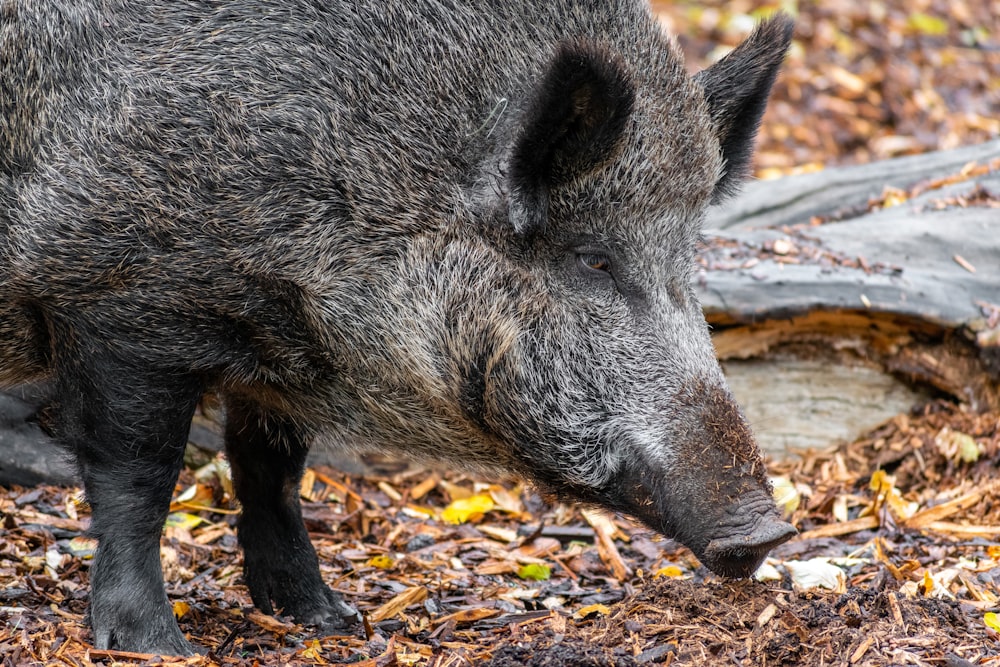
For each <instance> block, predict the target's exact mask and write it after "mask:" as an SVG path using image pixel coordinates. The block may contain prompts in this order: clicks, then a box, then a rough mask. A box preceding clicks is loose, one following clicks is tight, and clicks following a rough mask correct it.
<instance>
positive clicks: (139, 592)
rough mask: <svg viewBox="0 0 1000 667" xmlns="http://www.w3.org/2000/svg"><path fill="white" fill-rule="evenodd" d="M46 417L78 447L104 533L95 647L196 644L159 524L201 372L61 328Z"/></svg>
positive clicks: (93, 611)
mask: <svg viewBox="0 0 1000 667" xmlns="http://www.w3.org/2000/svg"><path fill="white" fill-rule="evenodd" d="M54 328H58V329H59V330H60V331H59V332H58V337H57V340H59V341H60V344H59V345H56V346H53V360H52V361H53V371H54V378H53V379H54V385H53V389H54V391H53V394H52V402H51V404H50V405H49V406H48V407H47V408H46V409H45V410H43V412H42V414H41V415H40V416H41V420H42V425H43V426H44V427H45V428H46V429H47V430H48V431H49V432H50V433H51V434H52V435H53V437H55V438H56V439H57V440H59V441H60V442H62V443H63V444H65V445H67V446H68V447H70V448H71V449H72V450H73V451H74V452H75V454H76V457H77V463H78V465H79V469H80V473H81V475H82V477H83V484H84V488H85V490H86V493H87V499H88V501H89V503H90V506H91V509H92V521H91V528H90V532H91V534H93V535H94V536H95V537H96V538H97V539H98V547H97V552H96V553H95V555H94V560H93V563H92V565H91V569H90V584H91V592H90V625H91V628H92V630H93V633H94V645H95V646H97V647H98V648H104V649H109V648H116V649H123V650H128V651H142V652H146V653H159V654H170V655H189V654H191V653H192V652H193V651H194V649H193V647H192V646H191V644H189V643H188V642H187V640H185V638H184V635H183V634H181V631H180V629H179V628H178V627H177V622H176V621H175V620H174V615H173V612H172V610H171V607H170V603H169V602H168V600H167V596H166V593H165V591H164V587H163V571H162V569H161V567H160V531H161V529H162V528H163V522H164V520H165V519H166V516H167V512H168V510H169V506H170V496H171V493H172V492H173V489H174V485H175V483H176V482H177V475H178V473H179V472H180V468H181V465H182V462H183V457H184V446H185V443H186V442H187V434H188V429H189V428H190V425H191V416H192V414H193V413H194V409H195V406H196V405H197V403H198V400H199V399H200V397H201V394H202V391H203V387H202V384H201V382H200V380H198V379H197V378H193V377H189V376H186V375H177V374H170V373H169V372H162V371H155V370H153V369H151V368H147V367H143V366H142V365H140V364H138V363H137V362H132V361H126V360H125V358H124V357H125V356H126V354H125V353H123V352H120V351H117V350H114V349H112V348H111V346H105V345H103V344H102V342H101V340H100V338H98V337H95V336H92V335H88V334H86V333H84V332H81V331H79V330H74V329H73V328H70V327H68V326H67V327H59V326H58V324H54Z"/></svg>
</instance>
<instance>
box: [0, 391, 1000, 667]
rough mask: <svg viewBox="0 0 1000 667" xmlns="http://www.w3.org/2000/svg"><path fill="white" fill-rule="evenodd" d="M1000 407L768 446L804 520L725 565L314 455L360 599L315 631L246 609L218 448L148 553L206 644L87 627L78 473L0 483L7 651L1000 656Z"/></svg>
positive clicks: (322, 506) (496, 499)
mask: <svg viewBox="0 0 1000 667" xmlns="http://www.w3.org/2000/svg"><path fill="white" fill-rule="evenodd" d="M998 465H1000V414H998V413H981V414H976V413H972V412H970V411H966V410H963V409H962V408H961V407H960V406H956V405H954V404H951V403H947V402H937V403H932V404H930V405H929V406H926V407H925V408H923V409H922V410H921V411H919V412H916V413H913V414H910V415H900V416H898V417H896V418H895V419H893V420H891V421H890V422H887V423H886V424H884V425H882V426H881V427H879V428H877V429H875V430H874V431H873V432H871V433H870V434H868V435H867V436H866V437H864V438H862V439H860V440H858V441H856V442H854V443H850V444H848V445H844V446H841V447H839V448H836V449H832V450H829V451H821V452H815V451H812V452H804V453H803V454H802V457H801V459H799V460H796V461H793V462H787V463H782V464H775V465H772V466H771V470H772V473H773V474H774V475H775V477H776V479H777V480H778V483H777V485H776V493H777V494H778V495H779V497H780V502H781V504H782V506H783V507H785V508H786V510H787V511H788V512H789V515H790V518H791V520H792V521H793V523H794V524H795V525H796V527H798V529H799V530H800V534H799V536H798V537H796V538H795V539H793V540H792V541H791V542H789V543H787V544H785V545H783V546H782V547H780V548H779V549H777V550H776V551H775V552H774V553H773V554H772V557H771V558H769V559H768V561H767V562H766V563H765V566H764V567H763V568H762V570H761V571H760V572H759V573H758V578H760V579H761V580H760V581H744V582H731V581H723V580H721V579H719V578H718V577H716V576H715V575H713V574H711V573H710V572H708V571H707V570H706V569H705V568H703V567H701V566H700V565H699V564H698V563H697V561H696V560H695V559H694V558H693V556H692V555H691V554H690V553H689V552H688V551H687V550H686V549H684V548H683V547H680V546H679V545H677V544H676V543H674V542H672V541H670V540H665V539H662V538H660V537H658V536H656V535H654V534H652V533H651V532H650V531H648V530H647V529H645V528H642V527H640V526H637V525H635V524H633V523H632V522H630V521H628V520H626V519H622V518H619V517H608V516H606V515H604V514H602V513H599V512H590V511H586V510H580V509H574V508H568V507H564V506H561V505H552V504H549V503H547V502H546V501H545V500H544V499H543V498H540V497H538V496H537V495H535V494H534V493H533V492H531V491H530V490H526V489H523V488H521V487H520V486H517V485H514V484H513V483H510V482H508V483H504V484H496V483H494V484H486V483H483V482H478V481H473V480H470V479H466V478H463V477H461V476H459V475H446V476H444V477H442V476H441V475H439V474H437V473H433V472H426V471H408V472H405V473H402V474H397V475H394V476H391V477H379V478H375V477H372V478H360V479H359V478H349V477H346V476H344V475H343V474H341V473H337V472H334V471H332V470H330V469H317V470H310V472H309V474H308V475H307V479H306V480H305V483H304V485H303V498H304V508H305V509H304V513H305V516H306V520H307V525H308V526H309V529H310V531H311V534H312V538H313V541H314V543H315V544H316V546H317V550H318V552H319V554H320V560H321V561H322V563H323V573H324V577H325V578H326V580H327V581H328V582H329V583H330V584H331V585H332V586H333V587H334V588H335V589H337V590H338V591H340V592H341V594H342V595H343V596H344V597H345V598H346V599H347V600H349V601H350V602H351V603H352V604H354V605H355V606H356V607H357V608H358V609H359V610H361V611H362V612H363V614H364V615H365V623H364V624H363V626H362V627H358V628H355V629H353V630H352V631H343V632H342V633H341V634H337V635H329V636H324V634H323V633H322V632H317V630H316V629H315V628H311V627H305V626H300V625H296V624H295V623H294V622H293V621H291V619H287V618H282V617H271V616H265V615H263V614H261V613H259V612H257V611H255V610H254V609H253V608H252V606H251V604H250V600H249V598H248V595H247V592H246V589H245V588H244V587H243V586H242V584H241V574H240V556H239V551H238V549H237V544H236V536H235V533H234V529H233V522H234V515H233V513H232V512H233V510H234V509H235V507H234V506H233V502H232V500H231V498H230V496H229V494H228V492H227V491H226V487H227V484H228V478H227V476H226V474H225V466H224V465H221V464H220V462H219V461H217V460H215V461H211V462H210V463H208V464H207V465H205V466H202V467H201V468H200V469H199V470H198V471H190V470H189V471H186V472H185V473H184V475H183V477H182V482H181V484H179V485H178V496H177V500H176V501H175V503H174V507H173V510H174V512H173V513H172V514H171V518H170V520H169V522H168V527H167V528H166V531H165V536H164V539H163V542H162V550H161V557H162V560H163V563H164V569H165V572H166V577H167V581H168V592H169V594H170V597H171V600H173V601H174V607H175V613H176V614H177V615H178V616H179V617H180V624H181V628H182V630H183V631H184V632H186V633H188V635H189V637H190V639H191V640H192V641H193V642H195V643H196V644H197V645H199V646H201V647H204V648H207V649H210V650H211V652H210V653H209V654H208V655H207V656H205V657H197V658H191V659H180V658H177V659H160V658H157V657H154V656H144V655H132V654H125V653H119V652H114V651H97V650H94V649H90V648H88V646H89V642H90V633H89V630H88V629H87V627H86V624H85V618H84V615H85V608H86V604H85V603H86V590H87V589H86V586H87V575H88V566H89V557H90V553H91V552H90V550H91V549H92V548H93V543H92V542H91V541H90V540H88V539H87V538H86V537H83V534H84V531H85V528H86V525H87V518H88V517H87V508H86V506H85V505H83V504H81V502H80V494H79V490H78V489H74V488H59V487H51V486H42V487H37V488H33V489H23V488H13V489H9V490H6V491H5V492H4V493H3V494H2V495H0V515H2V522H3V532H2V534H0V581H2V582H3V586H2V588H0V621H2V626H0V656H3V660H4V663H3V664H4V665H26V664H66V665H89V664H114V663H122V664H132V663H141V664H150V665H154V664H192V665H193V664H217V665H254V664H260V665H278V664H280V665H307V664H308V665H322V664H344V663H350V664H357V665H365V666H366V667H376V666H390V665H414V666H421V667H422V666H425V665H426V666H434V667H443V666H444V665H450V666H456V667H457V666H462V665H481V664H487V665H491V666H493V667H498V666H513V665H529V666H541V665H595V666H603V665H608V666H611V665H618V666H621V665H642V664H650V665H668V664H685V665H723V664H725V665H732V664H748V665H764V664H773V665H820V664H827V665H899V664H911V665H942V664H946V665H953V666H958V665H969V664H972V665H1000V634H998V629H1000V625H997V623H998V621H997V619H996V616H995V615H992V614H994V613H995V612H997V611H998V610H1000V609H998V597H1000V543H998V541H997V540H998V538H1000V501H998V499H1000V494H998V490H1000V480H997V478H996V474H995V472H996V469H997V466H998Z"/></svg>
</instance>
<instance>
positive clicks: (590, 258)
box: [576, 252, 611, 275]
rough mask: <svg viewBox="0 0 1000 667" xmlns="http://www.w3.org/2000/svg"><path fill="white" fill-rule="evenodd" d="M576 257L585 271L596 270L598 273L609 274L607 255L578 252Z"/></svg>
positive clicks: (609, 261)
mask: <svg viewBox="0 0 1000 667" xmlns="http://www.w3.org/2000/svg"><path fill="white" fill-rule="evenodd" d="M576 257H577V259H578V260H579V261H580V266H581V267H582V268H583V269H584V270H586V271H597V272H599V273H606V274H608V275H610V274H611V260H610V259H608V256H607V255H601V254H599V253H594V252H583V253H580V254H578V255H577V256H576Z"/></svg>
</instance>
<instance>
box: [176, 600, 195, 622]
mask: <svg viewBox="0 0 1000 667" xmlns="http://www.w3.org/2000/svg"><path fill="white" fill-rule="evenodd" d="M189 611H191V605H189V604H188V603H187V602H183V601H181V600H178V601H177V602H174V618H176V619H181V618H184V614H186V613H188V612H189Z"/></svg>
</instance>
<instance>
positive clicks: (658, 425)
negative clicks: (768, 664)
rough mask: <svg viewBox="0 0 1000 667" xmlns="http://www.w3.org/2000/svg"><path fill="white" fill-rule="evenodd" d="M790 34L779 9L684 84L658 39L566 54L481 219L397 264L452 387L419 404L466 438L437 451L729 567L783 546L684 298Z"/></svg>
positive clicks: (543, 84) (750, 440)
mask: <svg viewBox="0 0 1000 667" xmlns="http://www.w3.org/2000/svg"><path fill="white" fill-rule="evenodd" d="M790 37H791V22H790V21H789V20H788V19H787V18H785V17H780V16H779V17H777V18H774V19H772V20H770V21H768V22H765V23H763V24H762V25H761V26H759V27H758V29H757V30H756V31H755V32H754V33H753V35H751V36H750V37H749V38H748V39H747V40H746V41H745V42H744V43H743V44H742V45H741V46H739V47H738V48H737V49H735V50H734V51H733V52H732V53H730V54H729V55H728V56H727V57H726V58H724V59H722V60H721V61H720V62H718V63H717V64H715V65H714V66H712V67H711V68H709V69H707V70H705V71H703V72H701V73H700V74H698V75H696V76H695V77H694V78H691V77H689V76H688V75H687V74H686V73H685V72H684V66H683V62H682V60H681V58H680V56H679V55H678V53H677V51H676V47H674V46H672V44H671V43H670V42H668V41H667V40H666V39H665V38H663V39H661V42H660V43H659V44H652V45H646V46H643V45H637V46H636V47H635V48H636V50H637V51H640V52H644V55H641V56H640V57H638V58H635V57H633V58H632V60H631V61H630V59H629V56H628V55H627V54H626V55H622V49H616V48H614V47H612V46H608V45H605V44H603V43H601V42H600V41H599V40H592V39H586V38H581V39H579V40H574V41H570V42H566V43H563V44H562V45H561V46H560V48H559V49H558V50H557V52H556V53H555V54H554V56H553V57H552V58H551V60H550V61H549V63H548V65H547V67H546V68H545V69H544V71H543V72H542V74H541V75H540V76H539V77H538V80H537V81H536V83H535V84H534V86H533V90H532V91H531V92H530V93H529V95H528V99H527V101H526V102H525V103H524V104H522V105H521V106H520V108H519V109H517V110H516V114H515V116H516V119H515V120H514V121H513V122H512V123H511V127H510V128H509V129H508V130H507V131H506V137H507V145H506V146H505V147H502V148H501V149H499V150H500V153H501V155H500V157H498V158H496V159H497V161H498V163H499V167H498V168H496V169H495V170H493V172H494V173H495V174H496V175H495V178H496V179H497V182H496V183H494V184H493V185H492V186H491V187H484V188H480V194H479V195H478V197H479V200H480V201H479V212H478V214H477V216H476V220H477V224H475V225H471V226H470V225H462V224H460V225H456V228H455V229H454V230H452V231H451V234H452V239H451V240H446V241H442V240H441V239H434V240H433V241H428V244H429V245H428V246H427V247H426V248H424V249H423V250H414V251H413V253H414V254H413V255H411V256H410V257H409V258H408V260H407V266H408V267H409V268H408V269H407V270H408V271H410V275H409V276H407V277H406V278H405V280H406V282H407V283H409V284H422V285H423V286H424V287H423V288H420V289H424V290H426V291H425V292H424V293H421V292H420V289H417V292H418V293H417V294H412V293H411V294H410V295H409V296H410V302H411V303H428V304H434V305H433V307H431V306H428V309H433V310H434V312H435V313H438V316H430V315H428V314H427V313H424V314H423V315H418V316H416V317H413V318H412V319H413V321H415V322H419V323H420V324H419V326H420V327H421V331H419V332H417V331H414V332H413V334H412V335H413V336H414V337H416V338H419V337H424V338H426V337H428V336H429V337H430V338H431V339H432V340H436V341H437V344H436V346H435V347H436V351H434V352H428V353H427V356H428V357H433V358H437V359H442V358H443V359H446V360H447V361H446V362H444V365H445V366H446V368H445V369H443V370H440V371H439V373H438V376H439V379H440V380H441V381H440V383H439V385H438V386H437V387H436V388H435V389H434V392H437V393H438V394H439V395H440V394H448V393H449V392H451V395H450V396H448V397H447V400H442V401H440V402H439V404H438V405H437V407H434V408H431V409H432V410H433V411H434V412H435V413H436V415H437V418H438V420H439V421H440V422H446V423H449V424H451V425H452V437H451V438H450V439H451V440H452V441H454V442H456V443H457V442H461V445H460V446H458V445H456V446H454V447H450V446H449V445H448V444H442V445H440V447H441V450H440V451H438V452H433V453H436V454H437V455H438V456H444V457H446V458H451V459H452V460H453V461H455V462H458V463H466V464H469V465H472V466H479V467H484V466H486V467H489V466H494V467H501V468H506V469H514V470H516V471H518V472H520V473H522V474H523V475H525V476H527V477H529V478H530V479H532V480H534V481H535V482H536V483H538V484H539V485H540V486H542V487H543V488H544V489H547V490H549V491H550V492H553V493H554V494H556V495H557V496H561V497H564V498H568V499H575V500H581V501H584V502H589V503H594V504H597V505H601V506H604V507H607V508H610V509H613V510H618V511H622V512H624V513H627V514H630V515H633V516H635V517H637V518H639V519H641V520H642V521H643V522H645V523H646V524H648V525H649V526H650V527H652V528H654V529H655V530H657V531H659V532H662V533H663V534H665V535H668V536H671V537H674V538H676V539H677V540H679V541H680V542H682V543H683V544H685V545H687V546H688V547H690V548H691V549H692V550H693V551H694V553H695V554H696V555H697V556H698V558H699V559H701V560H702V561H703V562H704V563H705V564H706V565H707V566H708V567H709V568H711V569H712V570H714V571H716V572H718V573H720V574H723V575H728V576H748V575H750V574H751V573H752V572H753V571H754V570H755V569H756V568H757V566H758V565H759V564H760V562H761V561H762V560H763V558H764V556H765V555H766V553H767V552H768V550H769V549H771V548H772V547H773V546H775V545H777V544H780V543H781V542H783V541H785V540H786V539H788V538H789V537H790V536H791V535H793V534H794V532H795V531H794V529H793V528H792V527H791V526H790V525H788V524H787V523H785V522H783V521H782V520H781V519H780V518H779V516H778V513H777V511H776V509H775V506H774V503H773V500H772V498H771V495H770V486H769V483H768V480H767V477H766V475H765V470H764V466H763V463H762V460H761V456H760V453H759V451H758V448H757V445H756V442H755V440H754V437H753V434H752V432H751V430H750V428H749V427H748V425H747V423H746V420H745V418H744V417H743V415H742V413H741V412H740V409H739V408H738V407H737V405H736V403H735V402H734V400H733V398H732V396H731V394H730V392H729V390H728V388H727V386H726V383H725V380H724V378H723V375H722V372H721V370H720V367H719V365H718V362H717V360H716V358H715V355H714V350H713V347H712V343H711V340H710V338H709V334H708V327H707V325H706V323H705V319H704V316H703V314H702V312H701V308H700V306H699V303H698V301H697V299H696V297H695V294H694V291H693V288H692V277H693V271H694V252H695V243H696V240H697V238H698V235H699V233H700V227H701V222H702V218H703V216H704V213H705V210H706V209H707V207H708V206H709V205H710V204H711V203H712V202H713V201H718V200H719V199H720V198H723V197H724V196H726V195H727V194H729V193H730V192H732V191H733V190H734V188H735V187H736V184H737V183H738V181H739V179H740V178H741V176H743V175H744V174H745V172H746V171H747V167H748V161H749V157H750V154H751V151H752V142H753V140H754V137H755V134H756V130H757V127H758V123H759V121H760V117H761V115H762V113H763V110H764V106H765V103H766V99H767V97H768V94H769V91H770V88H771V85H772V83H773V81H774V78H775V76H776V73H777V70H778V68H779V66H780V63H781V61H782V59H783V56H784V53H785V50H786V48H787V46H788V43H789V40H790ZM650 54H652V55H650ZM483 193H486V194H483ZM484 200H485V201H486V203H483V201H484ZM470 227H474V228H475V231H474V233H473V232H470V231H469V228H470ZM418 245H419V244H418ZM415 247H416V246H415ZM421 257H423V258H425V259H426V258H430V257H432V258H433V260H432V261H431V260H429V259H428V260H427V261H422V260H421V259H420V258H421ZM433 317H438V318H439V319H438V320H436V321H435V322H434V323H432V324H428V322H429V319H433ZM437 364H438V366H440V365H441V364H442V362H440V361H438V362H437ZM433 365H434V362H428V366H433ZM424 374H426V373H424ZM449 388H450V389H449ZM450 406H460V409H459V410H458V414H457V415H456V414H451V415H449V414H448V413H449V410H450V409H451V407H450ZM463 424H464V426H463ZM456 432H459V433H462V432H464V433H465V434H466V435H465V436H456V435H455V434H456ZM448 440H449V438H448V437H441V438H439V439H438V442H447V441H448Z"/></svg>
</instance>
